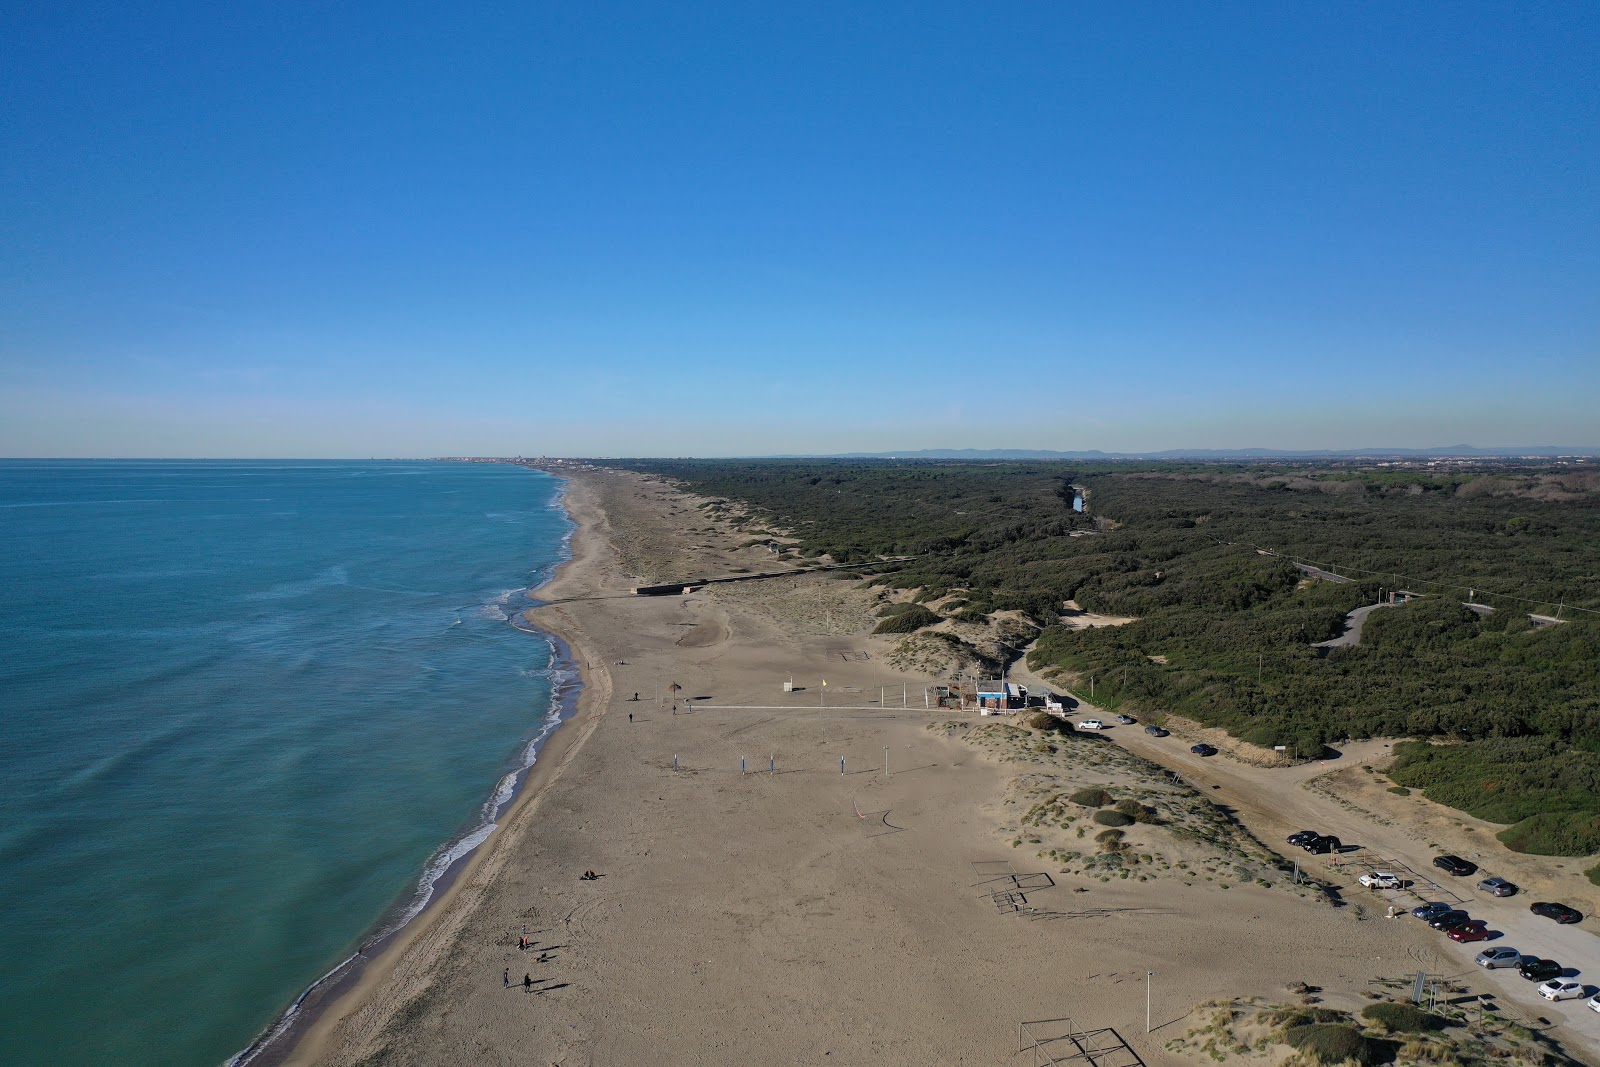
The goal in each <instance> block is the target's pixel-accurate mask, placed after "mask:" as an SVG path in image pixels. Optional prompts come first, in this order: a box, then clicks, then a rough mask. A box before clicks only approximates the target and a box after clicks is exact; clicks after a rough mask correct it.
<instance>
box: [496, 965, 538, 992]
mask: <svg viewBox="0 0 1600 1067" xmlns="http://www.w3.org/2000/svg"><path fill="white" fill-rule="evenodd" d="M500 981H501V982H502V983H504V985H505V988H507V989H510V988H511V968H510V967H507V968H506V969H505V973H504V974H502V975H501V976H500ZM522 991H523V992H524V993H531V992H533V975H531V974H525V975H523V976H522Z"/></svg>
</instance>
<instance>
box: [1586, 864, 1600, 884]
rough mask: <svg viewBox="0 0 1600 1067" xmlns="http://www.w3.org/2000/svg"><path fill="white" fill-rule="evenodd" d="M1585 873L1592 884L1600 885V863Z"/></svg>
mask: <svg viewBox="0 0 1600 1067" xmlns="http://www.w3.org/2000/svg"><path fill="white" fill-rule="evenodd" d="M1583 873H1584V874H1585V875H1586V876H1587V877H1588V879H1589V881H1590V882H1592V883H1594V884H1595V885H1600V863H1597V864H1595V865H1594V866H1593V867H1590V868H1589V869H1588V870H1587V871H1584V872H1583Z"/></svg>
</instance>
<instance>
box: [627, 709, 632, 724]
mask: <svg viewBox="0 0 1600 1067" xmlns="http://www.w3.org/2000/svg"><path fill="white" fill-rule="evenodd" d="M628 721H629V722H632V721H633V712H631V711H630V712H628Z"/></svg>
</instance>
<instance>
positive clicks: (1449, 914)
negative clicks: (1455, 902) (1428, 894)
mask: <svg viewBox="0 0 1600 1067" xmlns="http://www.w3.org/2000/svg"><path fill="white" fill-rule="evenodd" d="M1471 919H1472V916H1470V915H1468V914H1467V913H1466V912H1464V911H1459V910H1457V909H1455V908H1451V909H1450V910H1449V911H1446V912H1441V913H1440V914H1438V915H1435V916H1434V917H1433V918H1432V919H1430V920H1429V921H1428V925H1429V926H1431V927H1433V928H1434V929H1435V930H1452V929H1454V928H1455V927H1457V926H1460V925H1461V924H1462V923H1464V922H1469V921H1471Z"/></svg>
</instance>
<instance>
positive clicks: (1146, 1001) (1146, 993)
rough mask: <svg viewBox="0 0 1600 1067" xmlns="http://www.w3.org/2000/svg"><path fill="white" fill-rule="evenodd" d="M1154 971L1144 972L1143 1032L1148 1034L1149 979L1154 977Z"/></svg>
mask: <svg viewBox="0 0 1600 1067" xmlns="http://www.w3.org/2000/svg"><path fill="white" fill-rule="evenodd" d="M1155 973H1156V972H1154V971H1146V972H1144V1032H1145V1033H1147V1034H1148V1033H1150V1032H1151V1031H1150V979H1151V978H1153V977H1155Z"/></svg>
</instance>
